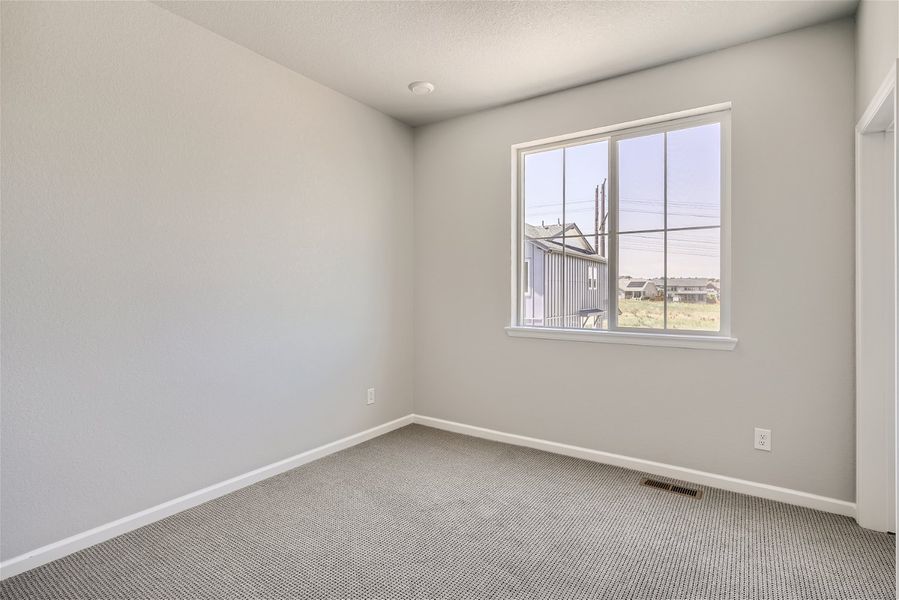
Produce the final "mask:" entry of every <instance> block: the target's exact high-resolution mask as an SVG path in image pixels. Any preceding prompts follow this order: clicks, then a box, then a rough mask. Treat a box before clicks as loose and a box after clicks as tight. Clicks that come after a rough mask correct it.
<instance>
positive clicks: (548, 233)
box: [522, 223, 609, 329]
mask: <svg viewBox="0 0 899 600" xmlns="http://www.w3.org/2000/svg"><path fill="white" fill-rule="evenodd" d="M524 228H525V231H524V234H525V244H524V266H523V273H522V301H523V307H522V308H523V311H522V325H532V326H538V327H566V328H588V329H595V328H601V327H604V326H605V320H606V319H607V318H608V312H607V311H608V298H609V289H608V286H609V283H608V282H609V276H608V273H609V271H608V269H609V266H608V261H607V259H606V258H605V257H604V256H601V254H600V252H601V249H598V248H599V246H600V245H599V244H597V243H596V242H597V240H596V237H597V236H595V235H594V236H589V237H592V238H594V241H593V243H592V244H591V243H590V240H589V239H588V236H586V235H584V234H583V233H582V232H581V230H580V229H579V228H578V226H577V225H575V224H574V223H569V224H566V225H561V224H557V225H542V224H541V225H530V224H525V226H524Z"/></svg>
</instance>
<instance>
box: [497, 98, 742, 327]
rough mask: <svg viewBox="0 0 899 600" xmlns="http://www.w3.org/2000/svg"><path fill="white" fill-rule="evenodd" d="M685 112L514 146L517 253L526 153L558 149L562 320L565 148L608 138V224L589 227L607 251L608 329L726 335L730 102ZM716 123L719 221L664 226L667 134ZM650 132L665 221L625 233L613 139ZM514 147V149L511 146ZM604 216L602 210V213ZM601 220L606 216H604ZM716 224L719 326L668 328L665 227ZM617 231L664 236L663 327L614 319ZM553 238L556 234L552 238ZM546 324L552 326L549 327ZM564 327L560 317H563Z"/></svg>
mask: <svg viewBox="0 0 899 600" xmlns="http://www.w3.org/2000/svg"><path fill="white" fill-rule="evenodd" d="M688 112H690V113H693V114H690V115H687V116H683V117H677V116H672V117H671V118H670V119H667V118H664V117H660V118H658V119H654V120H653V122H652V123H649V124H646V125H636V126H633V127H621V128H606V130H605V131H603V132H602V133H594V134H590V133H585V134H584V135H582V136H577V134H573V135H572V136H562V137H561V138H560V139H559V140H558V141H552V142H548V143H540V142H536V143H531V144H525V145H521V146H519V147H518V149H517V150H515V151H516V152H517V160H516V162H515V163H514V164H516V165H517V170H518V178H517V181H518V186H517V188H516V190H515V198H514V202H515V214H516V215H517V216H516V219H517V221H518V227H517V231H518V236H517V239H516V240H515V244H516V248H515V250H514V255H515V256H520V255H521V249H522V247H523V246H524V239H525V238H524V231H523V229H524V222H525V219H524V212H523V208H524V206H523V183H524V177H525V170H524V163H525V161H524V158H525V157H526V156H527V155H528V154H531V153H535V152H545V151H549V150H553V149H561V150H562V183H561V185H562V221H561V223H562V224H563V229H562V234H561V239H562V256H563V260H562V265H561V271H562V282H563V285H562V286H561V296H562V307H563V321H564V320H565V315H567V314H568V304H567V300H568V299H567V289H566V288H567V285H564V283H565V282H566V281H567V279H566V269H567V267H566V261H565V260H564V257H565V256H566V255H567V253H568V237H569V236H568V234H567V231H566V230H565V227H564V225H565V224H566V223H567V214H566V212H567V201H566V200H567V198H566V189H565V188H566V185H565V182H566V169H567V162H566V158H567V150H568V149H570V148H575V147H578V146H582V145H585V144H591V143H595V142H601V141H607V142H608V143H609V148H608V163H609V164H608V174H609V176H608V180H607V182H608V184H609V185H608V192H609V195H608V202H609V204H608V206H609V211H608V213H609V214H608V226H609V232H608V233H606V232H605V222H604V224H603V228H602V229H603V230H602V231H597V232H593V233H592V234H591V236H594V235H595V236H596V237H595V239H597V240H598V239H603V240H607V255H606V258H607V260H608V263H607V264H608V267H607V270H606V272H607V278H608V294H609V298H608V307H609V315H608V330H609V331H622V332H640V333H668V334H670V333H689V334H698V335H715V336H725V335H730V310H729V308H730V307H729V302H730V293H729V292H730V285H729V284H730V273H729V266H730V265H729V254H730V248H729V236H728V235H727V234H726V227H729V181H728V179H727V177H728V176H729V171H728V170H729V164H730V147H729V135H730V120H729V116H730V107H729V106H720V107H711V108H710V109H709V110H702V109H698V112H697V111H688ZM712 123H717V124H719V126H720V138H719V143H720V145H719V152H720V154H719V160H720V170H721V176H720V180H719V186H720V187H719V194H720V205H719V206H720V212H719V221H718V225H707V226H706V225H702V226H685V227H673V228H669V227H668V216H669V215H668V209H669V203H668V187H669V185H668V134H669V133H670V132H673V131H678V130H681V129H687V128H692V127H698V126H701V125H706V124H712ZM653 133H662V134H663V152H662V156H663V182H664V185H663V219H664V224H663V228H661V229H642V230H628V231H625V232H621V231H619V228H618V225H619V200H620V199H619V191H620V190H619V173H618V166H619V165H618V142H620V141H623V140H626V139H631V138H635V137H642V136H647V135H652V134H653ZM513 150H514V148H513ZM603 217H605V215H603ZM604 221H605V219H604ZM712 229H718V230H719V236H718V242H719V246H718V249H719V262H720V270H719V275H718V281H719V286H720V290H719V294H718V301H719V302H720V305H719V306H720V308H719V310H720V314H719V321H718V323H719V329H718V331H705V330H689V329H669V328H668V325H669V323H668V317H669V307H668V304H669V283H668V282H669V278H668V262H669V261H668V251H669V238H668V234H669V233H670V232H677V231H697V230H712ZM622 233H627V234H634V233H662V235H663V243H662V247H663V277H662V287H663V289H662V298H663V328H662V329H653V328H634V327H621V326H619V324H618V289H619V288H618V273H619V256H618V255H619V248H618V241H619V235H620V234H622ZM556 239H558V238H556ZM517 262H518V264H519V265H521V263H522V262H523V261H521V260H517ZM518 281H519V282H521V275H519V278H518ZM589 287H590V289H596V288H598V287H599V286H598V278H597V280H596V281H595V282H594V283H593V285H592V286H589ZM515 290H517V299H516V301H515V303H514V304H513V307H514V306H517V307H518V308H517V310H516V311H515V312H514V314H513V323H514V324H517V325H521V324H522V322H521V315H522V314H523V313H522V310H521V309H522V304H523V303H522V302H520V299H521V298H522V293H521V288H520V283H519V285H517V286H513V293H515ZM548 328H550V329H552V328H557V327H552V326H550V327H548ZM563 328H564V322H563Z"/></svg>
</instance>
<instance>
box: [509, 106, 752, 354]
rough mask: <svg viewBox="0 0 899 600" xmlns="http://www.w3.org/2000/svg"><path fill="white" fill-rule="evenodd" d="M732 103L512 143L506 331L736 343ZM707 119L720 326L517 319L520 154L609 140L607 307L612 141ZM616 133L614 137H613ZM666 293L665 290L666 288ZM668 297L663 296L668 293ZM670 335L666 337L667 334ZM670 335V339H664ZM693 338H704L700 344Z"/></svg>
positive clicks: (644, 341)
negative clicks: (715, 198) (549, 323)
mask: <svg viewBox="0 0 899 600" xmlns="http://www.w3.org/2000/svg"><path fill="white" fill-rule="evenodd" d="M731 108H732V107H731V103H730V102H725V103H720V104H713V105H709V106H704V107H701V108H695V109H690V110H684V111H679V112H675V113H668V114H665V115H659V116H655V117H649V118H645V119H638V120H634V121H628V122H625V123H619V124H616V125H610V126H605V127H598V128H595V129H590V130H586V131H579V132H574V133H568V134H564V135H559V136H554V137H550V138H544V139H541V140H535V141H530V142H523V143H519V144H514V145H513V146H512V148H511V163H512V178H511V179H512V211H511V212H512V219H511V233H512V235H511V238H512V240H511V242H512V252H511V256H512V264H511V285H510V291H511V311H510V314H511V320H510V325H509V326H508V327H506V332H507V334H508V335H510V336H512V337H535V338H541V339H562V340H577V341H600V342H612V343H625V344H638V345H659V346H674V347H688V348H697V347H702V348H715V349H727V350H731V349H733V348H734V347H735V345H736V342H737V340H736V338H734V337H732V324H731V305H732V295H731V290H732V283H733V281H732V280H733V277H732V263H731V180H730V179H731ZM706 123H720V125H721V224H720V240H721V242H720V244H721V246H720V254H721V273H720V290H719V302H720V298H724V299H725V301H724V302H721V303H720V307H721V317H720V318H721V321H720V323H721V326H720V330H719V331H709V332H706V331H694V330H671V329H667V330H665V329H643V328H627V327H618V328H616V329H613V330H583V329H563V328H553V327H531V326H523V325H521V324H520V323H521V298H522V296H521V292H522V290H521V281H522V277H523V275H522V273H521V269H522V268H523V260H522V259H523V256H522V255H523V251H524V243H523V240H524V218H523V215H524V197H523V190H524V157H525V156H526V155H528V154H531V153H534V152H543V151H547V150H554V149H558V148H563V147H573V146H579V145H582V144H589V143H593V142H597V141H601V140H609V167H610V168H609V174H610V177H609V183H610V186H609V187H610V190H609V191H610V193H609V197H610V198H609V199H610V204H609V211H610V213H609V214H610V228H609V244H608V248H609V256H608V261H609V310H610V311H616V310H617V307H618V286H617V278H618V262H617V260H618V257H617V244H616V243H615V242H616V238H617V235H618V230H617V219H618V214H617V208H618V207H617V202H618V190H617V186H618V178H617V177H611V175H612V173H613V172H617V167H618V164H617V146H616V144H615V143H614V142H617V141H620V140H623V139H630V138H633V137H640V136H644V135H652V134H654V133H660V132H663V131H665V132H667V131H676V130H679V129H685V128H689V127H695V126H698V125H702V124H706ZM613 137H614V140H613V139H612V138H613ZM666 296H667V293H666ZM666 302H667V298H666ZM669 338H670V339H669ZM666 340H668V341H666ZM696 340H700V341H703V342H704V343H701V344H698V345H697V343H696Z"/></svg>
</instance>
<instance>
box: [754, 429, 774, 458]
mask: <svg viewBox="0 0 899 600" xmlns="http://www.w3.org/2000/svg"><path fill="white" fill-rule="evenodd" d="M755 449H756V450H764V451H765V452H771V430H770V429H759V428H758V427H756V428H755Z"/></svg>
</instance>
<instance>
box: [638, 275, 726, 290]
mask: <svg viewBox="0 0 899 600" xmlns="http://www.w3.org/2000/svg"><path fill="white" fill-rule="evenodd" d="M653 281H654V282H655V284H656V285H657V286H661V285H662V284H663V283H664V282H665V281H664V280H663V279H661V278H659V279H654V280H653ZM709 286H711V287H713V288H715V289H718V283H717V281H716V280H714V279H709V278H707V277H669V278H668V287H670V288H671V287H702V288H705V287H709Z"/></svg>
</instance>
